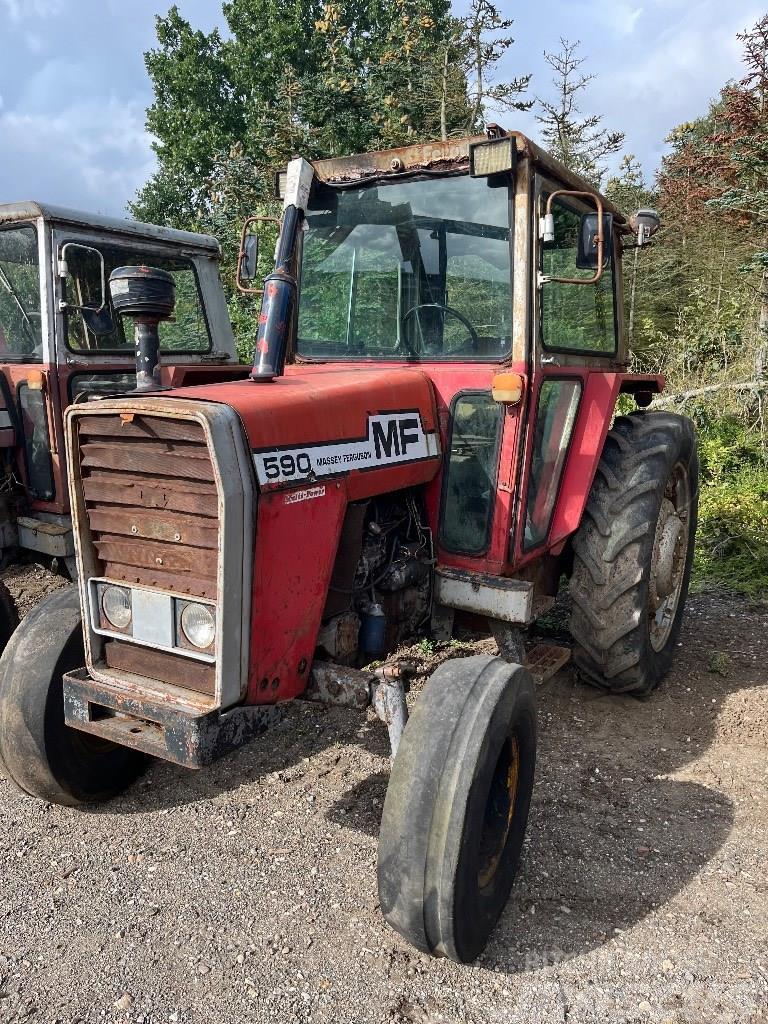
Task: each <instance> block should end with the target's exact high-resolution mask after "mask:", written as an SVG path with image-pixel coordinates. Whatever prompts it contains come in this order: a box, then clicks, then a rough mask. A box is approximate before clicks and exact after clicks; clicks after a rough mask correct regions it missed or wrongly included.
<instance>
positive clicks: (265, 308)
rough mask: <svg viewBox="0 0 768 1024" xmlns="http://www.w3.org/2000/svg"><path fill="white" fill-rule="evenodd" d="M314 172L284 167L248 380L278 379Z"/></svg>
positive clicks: (301, 163) (303, 165) (303, 164)
mask: <svg viewBox="0 0 768 1024" xmlns="http://www.w3.org/2000/svg"><path fill="white" fill-rule="evenodd" d="M314 173H315V172H314V168H313V167H312V164H310V163H309V162H308V161H306V160H304V159H302V158H301V157H297V158H296V159H295V160H291V162H290V163H289V164H288V173H287V177H286V183H285V200H284V203H283V223H282V225H281V227H280V237H279V238H278V241H277V250H276V252H275V269H274V270H273V271H272V273H271V274H267V276H266V277H265V278H264V294H263V296H262V299H261V311H260V312H259V325H258V328H257V331H256V351H255V352H254V356H253V369H252V370H251V375H250V376H251V380H252V381H256V382H257V383H259V382H264V381H267V382H268V381H273V380H274V379H275V378H276V377H282V375H283V372H284V370H285V357H286V355H287V353H288V342H289V340H290V334H291V329H292V327H293V322H294V317H295V312H296V294H297V290H298V287H297V284H296V274H295V262H296V241H297V239H298V237H299V229H300V227H301V222H302V220H303V219H304V212H305V210H306V208H307V202H308V201H309V192H310V189H311V188H312V178H313V176H314Z"/></svg>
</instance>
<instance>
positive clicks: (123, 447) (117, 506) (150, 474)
mask: <svg viewBox="0 0 768 1024" xmlns="http://www.w3.org/2000/svg"><path fill="white" fill-rule="evenodd" d="M79 439H80V466H81V474H82V480H83V494H84V497H85V503H86V509H87V512H88V521H89V524H90V528H91V535H92V540H93V543H94V547H95V549H96V553H97V555H98V558H99V560H100V561H101V562H102V564H103V574H104V575H105V576H108V577H109V578H110V579H114V580H124V581H125V582H126V583H139V584H142V585H144V586H149V587H160V588H162V589H164V590H171V591H173V592H174V593H180V594H188V595H190V596H193V597H205V598H209V599H215V598H216V571H217V562H218V547H219V521H218V500H217V493H216V483H215V477H214V470H213V465H212V464H211V459H210V455H209V453H208V448H207V445H206V441H205V435H204V433H203V429H202V427H201V426H200V425H199V424H197V423H187V422H179V421H177V420H167V419H161V418H159V417H150V416H139V415H136V416H134V417H133V419H132V420H131V421H130V422H124V421H123V420H121V418H120V417H119V416H117V415H115V416H86V417H83V419H82V420H81V421H80V426H79Z"/></svg>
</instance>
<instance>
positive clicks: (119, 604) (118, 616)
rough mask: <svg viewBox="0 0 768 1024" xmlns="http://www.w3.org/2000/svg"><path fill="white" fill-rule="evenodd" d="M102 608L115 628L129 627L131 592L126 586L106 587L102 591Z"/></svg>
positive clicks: (131, 614)
mask: <svg viewBox="0 0 768 1024" xmlns="http://www.w3.org/2000/svg"><path fill="white" fill-rule="evenodd" d="M101 610H102V611H103V612H104V617H105V618H106V620H107V621H108V622H109V623H110V625H112V626H114V627H115V629H127V628H128V626H130V624H131V618H132V616H133V612H132V610H131V592H130V590H126V589H125V588H124V587H112V586H109V587H104V589H103V590H102V592H101Z"/></svg>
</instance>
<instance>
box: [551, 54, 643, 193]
mask: <svg viewBox="0 0 768 1024" xmlns="http://www.w3.org/2000/svg"><path fill="white" fill-rule="evenodd" d="M560 46H561V49H560V51H559V52H558V53H547V51H546V50H545V51H544V59H545V60H546V62H547V64H549V66H550V67H551V68H552V70H553V72H554V78H553V79H552V86H553V92H554V98H553V99H551V100H550V99H542V98H541V97H539V98H538V100H537V105H538V108H539V113H538V114H537V115H536V120H537V121H538V122H539V124H540V125H541V128H540V132H541V137H542V139H543V141H544V145H545V147H546V149H547V150H548V151H549V152H550V153H551V154H552V156H554V157H555V158H556V159H558V160H559V161H560V162H561V163H562V164H565V166H566V167H568V168H569V169H570V170H572V171H575V172H576V173H577V174H581V175H583V176H584V177H585V178H588V179H589V180H590V181H591V182H593V183H594V184H595V185H600V183H601V181H602V179H603V178H604V176H605V172H606V168H605V163H604V161H605V158H606V157H608V156H610V155H611V154H613V153H617V152H618V151H619V150H620V149H621V147H622V145H623V143H624V132H616V131H609V130H608V129H607V128H604V127H603V117H602V115H601V114H588V115H586V116H583V115H582V109H581V105H580V104H581V96H582V94H583V93H584V91H585V89H586V88H587V86H588V85H589V83H590V82H592V81H594V78H595V76H594V75H587V74H584V73H583V72H582V70H581V69H582V67H583V65H584V63H585V61H586V57H579V56H578V49H579V47H580V46H581V43H580V42H578V41H576V42H570V41H569V40H567V39H563V38H561V39H560Z"/></svg>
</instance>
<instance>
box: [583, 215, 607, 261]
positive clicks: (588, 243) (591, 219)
mask: <svg viewBox="0 0 768 1024" xmlns="http://www.w3.org/2000/svg"><path fill="white" fill-rule="evenodd" d="M598 224H599V221H598V219H597V214H596V213H584V214H582V217H581V225H580V227H579V246H578V250H577V253H576V267H577V269H578V270H597V269H598V265H597V228H598ZM612 249H613V214H611V213H604V214H603V266H604V267H605V268H606V269H607V268H608V267H610V265H611V251H612Z"/></svg>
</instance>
